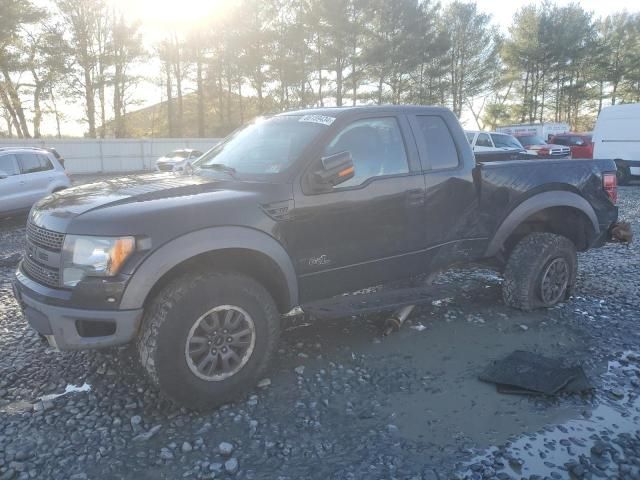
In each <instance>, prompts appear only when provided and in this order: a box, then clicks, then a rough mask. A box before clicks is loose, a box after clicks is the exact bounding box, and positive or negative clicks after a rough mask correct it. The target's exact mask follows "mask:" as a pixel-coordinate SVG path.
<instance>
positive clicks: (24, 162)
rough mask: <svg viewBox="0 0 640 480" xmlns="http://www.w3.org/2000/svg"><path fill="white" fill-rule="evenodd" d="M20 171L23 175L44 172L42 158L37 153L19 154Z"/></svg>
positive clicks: (17, 155)
mask: <svg viewBox="0 0 640 480" xmlns="http://www.w3.org/2000/svg"><path fill="white" fill-rule="evenodd" d="M16 157H18V162H19V163H20V170H21V171H22V173H35V172H40V171H42V163H41V162H40V156H39V155H36V154H35V153H17V154H16Z"/></svg>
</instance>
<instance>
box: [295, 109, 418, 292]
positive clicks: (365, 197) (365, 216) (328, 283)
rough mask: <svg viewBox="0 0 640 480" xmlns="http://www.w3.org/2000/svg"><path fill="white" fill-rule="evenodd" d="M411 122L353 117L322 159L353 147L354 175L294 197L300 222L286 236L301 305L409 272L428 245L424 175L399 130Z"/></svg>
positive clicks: (416, 266)
mask: <svg viewBox="0 0 640 480" xmlns="http://www.w3.org/2000/svg"><path fill="white" fill-rule="evenodd" d="M402 120H404V121H405V122H406V119H404V118H401V119H399V118H396V117H395V116H381V117H375V118H364V119H359V120H354V121H352V122H351V123H349V124H347V125H346V126H344V127H343V128H342V129H341V130H339V131H338V132H337V133H336V134H335V136H334V137H333V139H332V140H329V142H328V144H327V145H326V147H325V148H324V151H323V152H322V155H321V156H322V157H325V156H330V155H333V154H336V153H340V152H345V151H348V152H349V153H351V156H352V159H353V164H354V170H355V175H354V177H353V178H351V179H349V180H347V181H346V182H344V183H342V184H340V185H337V186H336V187H333V188H332V189H331V190H330V191H327V192H323V193H316V194H313V193H309V192H306V193H305V192H300V193H299V194H297V195H295V196H294V199H295V210H294V212H293V216H294V218H295V221H293V222H290V223H289V224H288V227H287V228H288V232H287V233H286V234H285V236H286V237H287V243H288V245H289V248H290V251H291V252H292V257H293V258H294V259H295V261H296V270H297V273H298V278H299V285H300V299H301V301H302V302H304V301H310V300H314V299H318V298H326V297H328V296H331V295H334V294H338V293H342V292H347V291H353V290H357V289H361V288H365V287H367V286H371V285H377V284H379V283H382V282H385V281H388V280H392V279H396V278H401V277H405V276H410V275H412V274H413V273H415V271H416V270H418V269H419V262H417V261H416V260H417V259H416V258H415V257H416V256H417V255H418V254H419V251H420V250H421V249H422V248H423V247H424V228H425V226H424V221H423V209H424V195H425V183H424V178H423V176H422V173H421V172H420V171H419V170H418V169H417V168H414V165H415V164H414V162H415V161H416V160H417V155H416V152H415V151H414V150H411V149H410V148H407V145H411V144H413V145H415V142H413V140H412V139H411V142H409V141H406V140H407V139H406V138H405V136H404V135H403V133H402V130H401V129H400V122H401V121H402Z"/></svg>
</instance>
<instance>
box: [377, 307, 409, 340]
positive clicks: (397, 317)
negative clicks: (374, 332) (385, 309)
mask: <svg viewBox="0 0 640 480" xmlns="http://www.w3.org/2000/svg"><path fill="white" fill-rule="evenodd" d="M414 308H416V306H415V305H407V306H406V307H402V308H400V309H398V310H396V311H395V312H394V313H393V315H391V316H390V317H389V318H387V319H386V320H385V322H384V333H383V334H382V335H383V336H385V337H386V336H387V335H389V334H390V333H392V332H397V331H398V330H400V327H402V324H403V323H404V321H405V320H406V319H407V317H408V316H409V315H411V312H412V311H413V309H414Z"/></svg>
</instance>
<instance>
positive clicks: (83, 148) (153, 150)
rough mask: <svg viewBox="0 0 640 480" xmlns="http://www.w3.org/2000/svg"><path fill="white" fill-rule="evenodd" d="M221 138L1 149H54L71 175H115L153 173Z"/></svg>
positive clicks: (6, 142) (47, 142)
mask: <svg viewBox="0 0 640 480" xmlns="http://www.w3.org/2000/svg"><path fill="white" fill-rule="evenodd" d="M219 141H220V139H219V138H153V139H108V140H94V139H84V138H83V139H71V140H52V139H35V140H34V139H32V140H18V139H0V147H19V146H25V147H26V146H29V147H53V148H55V149H56V150H57V151H58V152H59V153H60V155H62V156H63V157H64V159H65V168H66V169H67V171H68V172H69V173H111V172H132V171H140V170H152V169H153V168H154V167H155V161H156V160H157V159H158V158H159V157H161V156H162V155H164V154H166V153H168V152H170V151H172V150H176V149H179V148H194V149H196V150H200V151H202V152H205V151H207V150H209V149H210V148H211V147H213V146H214V145H215V144H216V143H218V142H219Z"/></svg>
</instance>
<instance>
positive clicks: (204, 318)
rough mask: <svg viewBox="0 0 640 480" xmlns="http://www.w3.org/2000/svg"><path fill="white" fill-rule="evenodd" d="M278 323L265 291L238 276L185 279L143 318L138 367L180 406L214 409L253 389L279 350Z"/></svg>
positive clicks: (173, 285)
mask: <svg viewBox="0 0 640 480" xmlns="http://www.w3.org/2000/svg"><path fill="white" fill-rule="evenodd" d="M279 331H280V315H279V313H278V310H277V308H276V306H275V303H274V301H273V299H272V298H271V296H270V295H269V293H268V292H267V290H266V289H265V288H264V287H263V286H262V285H260V284H259V283H258V282H256V281H255V280H253V279H252V278H250V277H247V276H245V275H240V274H236V273H201V274H196V275H193V274H192V275H186V276H183V277H180V278H178V279H176V280H174V281H173V282H171V283H170V284H168V285H167V286H166V287H165V288H164V289H163V290H162V291H161V292H160V293H159V294H158V295H157V296H156V297H155V299H154V300H153V301H152V303H151V305H150V306H149V308H147V310H146V313H145V318H144V320H143V331H142V334H141V336H140V339H139V341H138V350H139V354H140V360H141V362H142V365H143V367H144V368H145V370H146V372H147V374H148V375H149V377H150V378H151V380H152V381H153V383H155V384H156V385H157V386H158V387H159V388H160V390H161V391H162V392H163V393H164V394H165V395H166V396H168V397H169V398H171V399H173V400H174V401H176V402H177V403H179V404H181V405H184V406H187V407H189V408H195V409H209V408H213V407H216V406H218V405H220V404H222V403H226V402H229V401H231V400H233V399H235V398H237V397H238V396H240V395H242V394H243V393H244V392H246V391H247V390H248V389H250V388H251V387H253V385H255V383H256V382H257V381H258V380H259V379H260V378H261V375H262V374H263V372H264V371H265V369H266V368H267V365H268V363H269V360H270V358H271V356H272V354H273V351H274V350H275V348H276V345H277V341H278V337H279Z"/></svg>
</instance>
